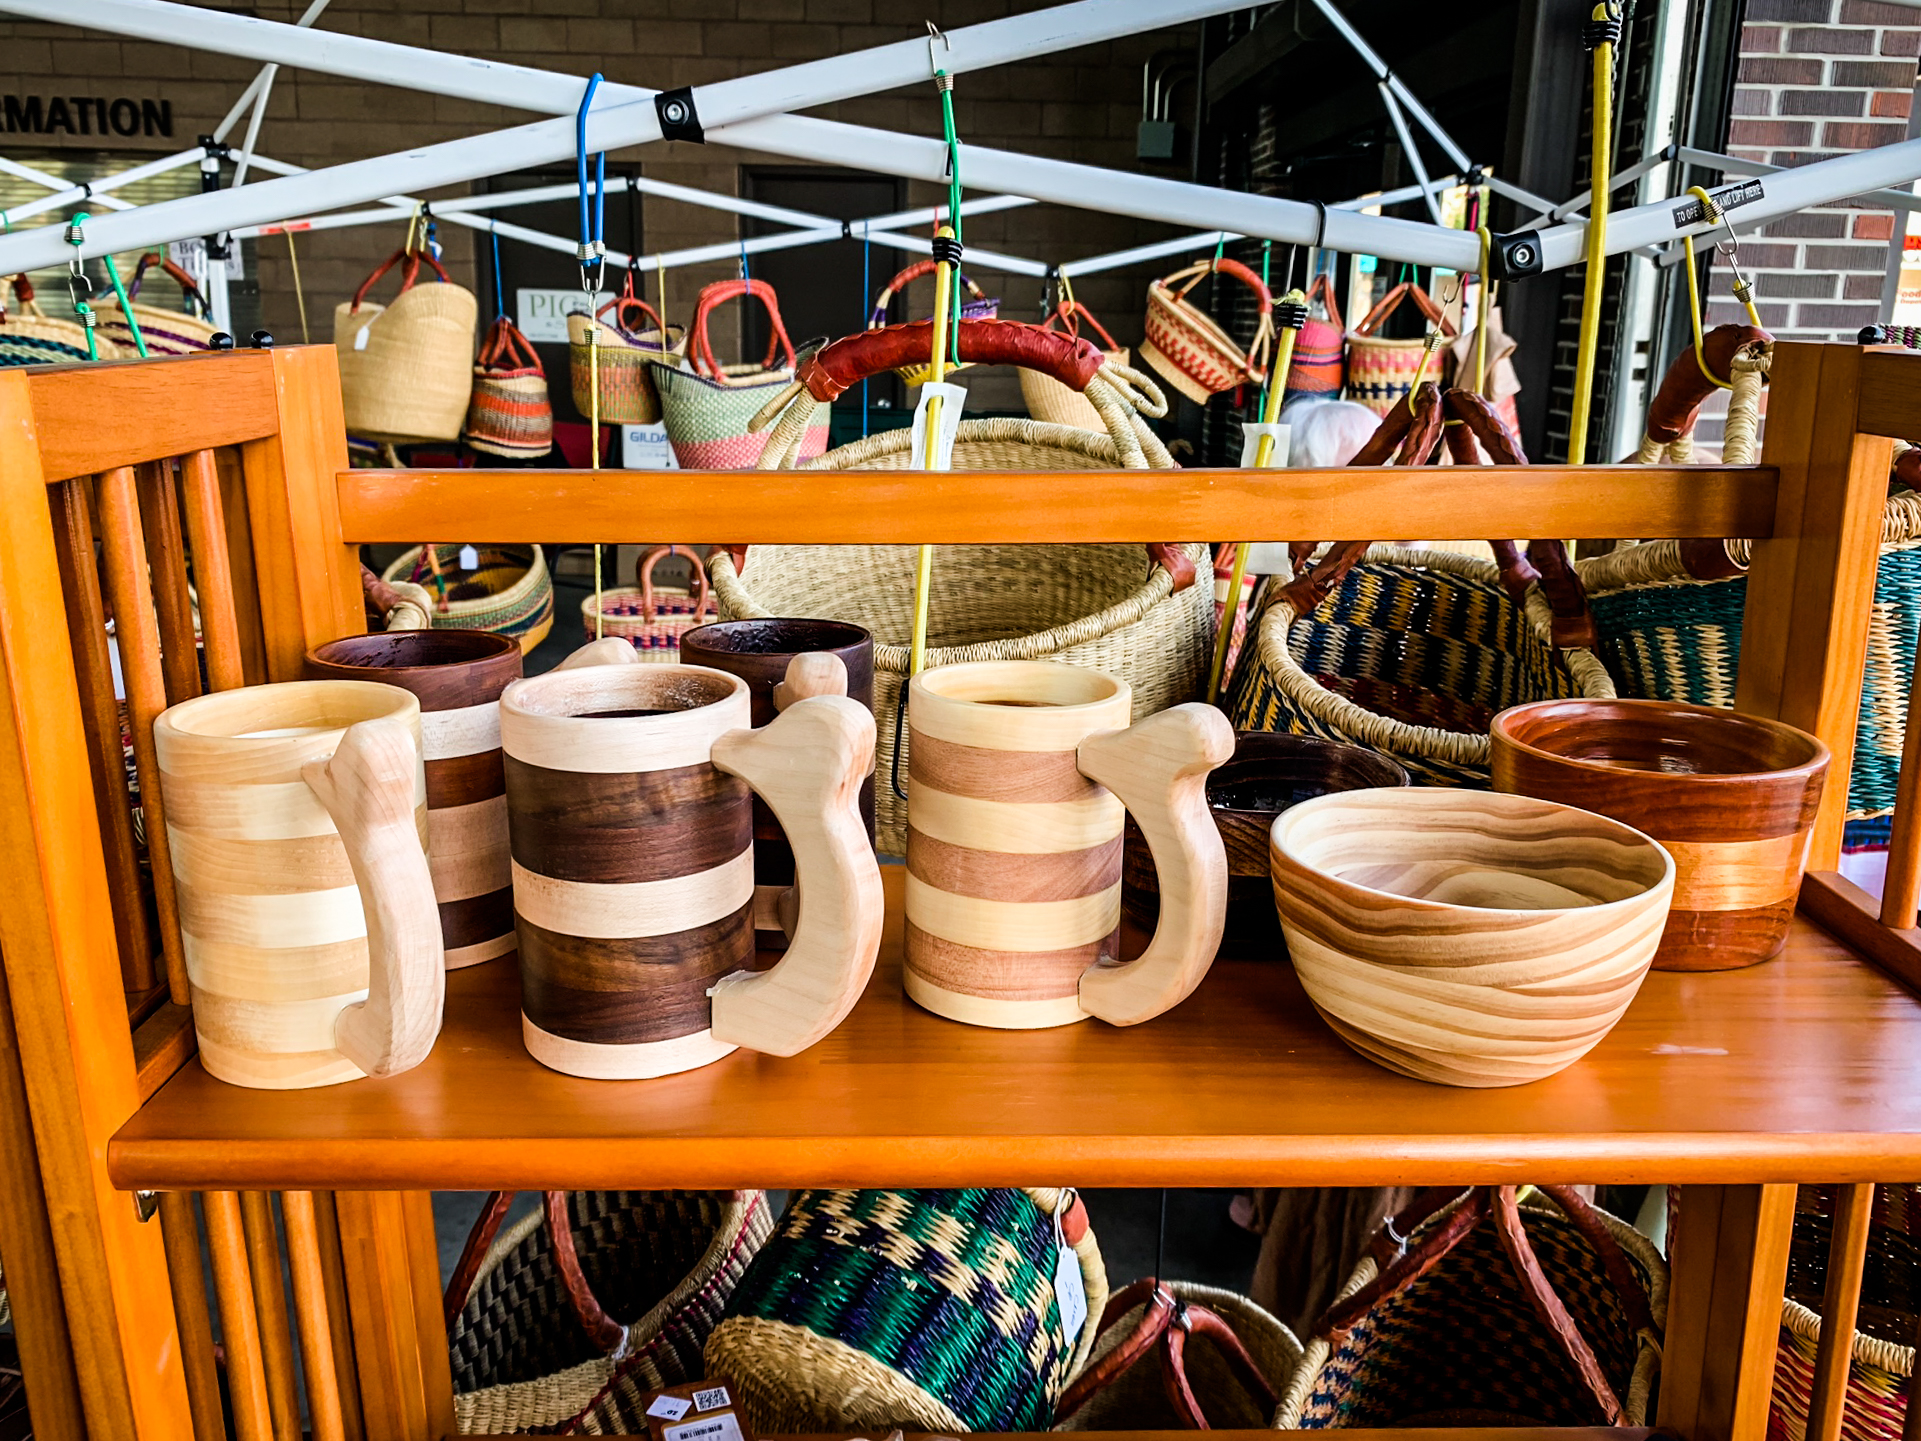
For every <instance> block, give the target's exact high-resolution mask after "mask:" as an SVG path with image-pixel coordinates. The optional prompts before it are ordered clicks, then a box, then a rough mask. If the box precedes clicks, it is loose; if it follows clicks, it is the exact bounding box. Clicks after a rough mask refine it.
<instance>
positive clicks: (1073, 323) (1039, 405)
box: [1020, 300, 1129, 431]
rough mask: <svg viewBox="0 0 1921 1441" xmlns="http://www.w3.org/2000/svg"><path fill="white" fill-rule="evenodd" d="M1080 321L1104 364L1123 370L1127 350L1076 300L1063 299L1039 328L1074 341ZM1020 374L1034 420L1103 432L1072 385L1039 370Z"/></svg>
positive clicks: (1090, 404) (1089, 406)
mask: <svg viewBox="0 0 1921 1441" xmlns="http://www.w3.org/2000/svg"><path fill="white" fill-rule="evenodd" d="M1082 321H1086V322H1087V324H1088V326H1089V327H1091V328H1092V330H1093V331H1094V333H1095V334H1096V335H1098V336H1100V338H1101V354H1102V355H1103V356H1105V357H1106V360H1107V363H1108V364H1109V365H1112V366H1115V367H1117V368H1119V369H1122V370H1125V369H1126V368H1127V361H1128V355H1129V352H1128V349H1127V347H1126V346H1125V345H1117V344H1116V343H1115V341H1114V337H1113V336H1111V335H1109V334H1108V333H1107V327H1106V326H1104V325H1102V324H1101V323H1100V321H1098V320H1096V319H1095V318H1094V312H1093V311H1091V310H1089V309H1088V308H1087V307H1086V306H1085V305H1082V304H1081V303H1080V302H1079V301H1075V300H1063V301H1062V302H1061V303H1060V304H1059V305H1057V306H1055V307H1054V312H1053V314H1051V315H1049V316H1048V317H1047V320H1046V322H1045V323H1044V324H1043V325H1042V326H1041V328H1042V329H1043V330H1054V329H1056V328H1058V329H1059V330H1060V331H1061V332H1062V333H1063V334H1065V335H1068V336H1070V337H1072V338H1073V339H1075V340H1078V339H1080V335H1081V322H1082ZM1020 375H1021V398H1022V399H1023V400H1025V401H1026V402H1027V413H1028V414H1029V415H1031V416H1033V417H1034V419H1036V420H1041V421H1046V422H1047V423H1048V424H1049V425H1071V426H1073V427H1074V428H1075V429H1076V430H1096V431H1100V430H1105V429H1107V426H1106V424H1105V423H1104V422H1103V421H1102V420H1101V413H1100V412H1099V411H1098V410H1096V409H1094V406H1093V402H1091V401H1090V400H1088V398H1087V397H1086V396H1085V395H1083V394H1082V393H1081V392H1080V391H1078V390H1075V389H1074V388H1073V387H1072V386H1069V385H1066V384H1064V383H1062V382H1061V381H1058V380H1056V379H1054V377H1053V376H1051V375H1049V374H1047V373H1046V372H1045V371H1041V370H1033V369H1024V370H1022V371H1021V373H1020Z"/></svg>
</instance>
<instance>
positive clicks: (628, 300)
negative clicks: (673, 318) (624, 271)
mask: <svg viewBox="0 0 1921 1441" xmlns="http://www.w3.org/2000/svg"><path fill="white" fill-rule="evenodd" d="M627 285H628V288H627V289H626V290H624V291H622V292H621V293H620V294H619V295H616V296H615V297H614V298H613V299H612V300H610V301H608V302H607V303H606V304H605V305H603V306H601V307H600V309H599V310H597V311H595V312H594V319H596V320H598V319H600V317H601V316H603V315H605V314H606V313H607V312H608V311H610V310H611V311H613V312H614V329H616V330H618V331H619V332H620V333H621V334H622V335H624V336H626V337H627V339H629V340H638V339H639V338H640V336H641V334H642V333H643V332H642V330H641V329H640V327H638V326H636V325H635V324H634V323H633V322H631V321H630V320H628V318H627V313H628V311H629V310H638V311H639V312H640V313H641V316H642V318H644V319H645V320H648V321H651V322H652V323H653V328H654V329H655V330H657V331H659V332H660V337H661V339H662V340H665V339H666V338H667V322H666V321H664V320H662V319H661V318H660V312H659V311H658V310H655V309H654V307H653V306H651V305H649V304H648V303H647V302H646V301H644V300H642V299H641V298H640V297H639V296H638V295H636V294H634V292H633V280H632V278H631V277H630V278H629V279H628V282H627Z"/></svg>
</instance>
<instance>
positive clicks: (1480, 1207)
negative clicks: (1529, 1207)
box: [1314, 1187, 1488, 1343]
mask: <svg viewBox="0 0 1921 1441" xmlns="http://www.w3.org/2000/svg"><path fill="white" fill-rule="evenodd" d="M1410 1209H1411V1208H1410ZM1487 1212H1488V1200H1487V1192H1486V1191H1485V1190H1484V1189H1482V1188H1479V1187H1477V1188H1475V1189H1474V1190H1472V1191H1470V1192H1468V1193H1467V1195H1466V1196H1465V1197H1464V1198H1462V1200H1461V1203H1460V1205H1458V1206H1456V1207H1455V1208H1454V1210H1452V1211H1451V1212H1449V1213H1448V1214H1447V1216H1446V1217H1445V1218H1444V1219H1443V1220H1442V1221H1441V1222H1440V1223H1439V1224H1438V1225H1436V1226H1435V1227H1434V1228H1433V1229H1432V1230H1430V1231H1429V1232H1428V1233H1427V1234H1426V1235H1425V1236H1423V1237H1421V1239H1420V1243H1419V1244H1418V1245H1414V1246H1409V1247H1408V1248H1407V1249H1406V1250H1404V1251H1402V1252H1401V1253H1400V1255H1399V1256H1398V1257H1397V1258H1396V1259H1395V1260H1394V1261H1393V1262H1392V1263H1391V1264H1389V1265H1387V1266H1384V1267H1382V1268H1381V1270H1380V1271H1379V1272H1378V1273H1377V1274H1376V1275H1375V1277H1374V1279H1373V1280H1372V1281H1370V1282H1368V1283H1367V1284H1366V1285H1365V1286H1363V1287H1361V1289H1360V1290H1358V1291H1356V1292H1355V1293H1354V1294H1353V1295H1352V1296H1349V1297H1348V1298H1347V1299H1346V1300H1345V1301H1336V1302H1335V1303H1334V1304H1333V1305H1332V1306H1330V1307H1328V1308H1327V1310H1326V1311H1325V1312H1324V1313H1323V1314H1322V1316H1321V1319H1320V1320H1319V1321H1317V1322H1316V1323H1315V1325H1314V1334H1315V1335H1316V1336H1321V1337H1325V1338H1327V1339H1329V1340H1331V1341H1334V1342H1337V1343H1338V1342H1339V1341H1341V1340H1342V1339H1343V1338H1344V1337H1345V1336H1346V1335H1347V1333H1348V1332H1350V1331H1352V1330H1353V1329H1354V1328H1355V1326H1356V1325H1358V1324H1359V1323H1360V1321H1361V1320H1362V1318H1363V1317H1365V1316H1366V1315H1367V1314H1368V1312H1370V1311H1372V1310H1373V1309H1374V1308H1375V1307H1376V1306H1378V1305H1379V1304H1380V1303H1381V1302H1382V1301H1385V1300H1386V1299H1387V1298H1388V1297H1389V1296H1398V1295H1399V1294H1400V1293H1401V1292H1403V1291H1405V1290H1406V1289H1407V1288H1408V1287H1409V1286H1412V1285H1413V1284H1414V1283H1415V1282H1416V1281H1418V1280H1420V1279H1421V1277H1423V1276H1425V1275H1426V1274H1427V1273H1428V1272H1429V1271H1431V1270H1433V1269H1434V1268H1435V1266H1437V1265H1439V1264H1440V1262H1441V1261H1442V1260H1443V1259H1444V1258H1445V1257H1446V1256H1447V1254H1448V1253H1449V1252H1450V1251H1452V1250H1453V1249H1454V1248H1455V1247H1456V1246H1458V1245H1460V1244H1461V1242H1462V1241H1463V1240H1465V1239H1466V1238H1467V1235H1468V1233H1469V1232H1471V1231H1472V1230H1473V1229H1474V1228H1475V1227H1476V1226H1478V1225H1480V1224H1481V1219H1482V1218H1483V1217H1484V1216H1486V1215H1487ZM1424 1219H1425V1218H1424ZM1395 1222H1396V1224H1395V1226H1394V1227H1393V1230H1394V1233H1395V1234H1397V1235H1400V1236H1407V1235H1410V1234H1411V1227H1416V1226H1419V1225H1421V1224H1422V1223H1423V1222H1422V1221H1415V1220H1410V1218H1409V1215H1408V1212H1407V1211H1403V1212H1402V1213H1401V1214H1400V1215H1399V1216H1397V1217H1396V1218H1395Z"/></svg>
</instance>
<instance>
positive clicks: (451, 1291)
mask: <svg viewBox="0 0 1921 1441" xmlns="http://www.w3.org/2000/svg"><path fill="white" fill-rule="evenodd" d="M518 1194H520V1193H519V1192H517V1191H493V1192H490V1193H489V1194H488V1196H487V1199H486V1201H485V1202H484V1203H483V1204H482V1206H481V1208H480V1219H479V1220H477V1221H475V1222H474V1228H473V1230H472V1231H470V1232H469V1233H468V1234H467V1244H466V1245H465V1246H463V1247H462V1248H461V1252H460V1260H459V1261H458V1262H457V1263H456V1264H455V1266H454V1273H453V1276H452V1277H451V1278H450V1279H449V1280H448V1282H447V1290H446V1294H445V1295H444V1296H443V1297H442V1298H441V1312H442V1315H443V1316H444V1317H445V1319H446V1324H447V1325H449V1326H451V1325H453V1323H454V1321H455V1319H456V1318H457V1317H458V1316H459V1315H460V1313H461V1312H462V1311H464V1310H465V1309H466V1307H467V1302H468V1300H469V1299H470V1297H471V1295H472V1293H473V1289H474V1283H475V1282H476V1281H477V1280H478V1279H479V1276H480V1267H481V1265H482V1263H483V1262H484V1261H485V1260H486V1257H487V1253H488V1251H489V1250H490V1249H491V1248H492V1246H493V1244H494V1237H495V1236H497V1235H498V1234H499V1232H500V1225H501V1222H503V1221H504V1220H506V1218H507V1211H508V1208H509V1207H511V1206H512V1205H513V1201H514V1197H515V1196H517V1195H518ZM541 1199H542V1203H543V1212H542V1213H543V1215H544V1217H545V1221H546V1226H547V1234H548V1236H549V1238H550V1239H551V1240H552V1242H553V1247H554V1269H555V1270H556V1271H558V1272H559V1273H560V1284H561V1289H562V1290H563V1291H565V1292H566V1294H567V1301H568V1304H569V1305H570V1306H571V1307H572V1309H573V1312H574V1315H575V1316H576V1317H578V1318H579V1320H580V1324H581V1326H582V1327H583V1328H584V1329H585V1330H586V1333H587V1338H588V1340H590V1341H592V1342H593V1343H594V1345H595V1346H596V1347H597V1348H599V1350H601V1351H602V1352H603V1353H605V1354H607V1355H609V1356H613V1357H616V1358H618V1357H619V1355H620V1354H621V1352H622V1351H623V1350H624V1349H625V1343H626V1340H627V1328H626V1327H625V1326H623V1325H621V1324H620V1322H618V1321H616V1320H614V1319H613V1317H611V1316H609V1315H608V1314H607V1312H606V1311H605V1309H603V1308H602V1306H601V1304H600V1302H599V1301H598V1300H597V1299H596V1298H595V1296H594V1292H593V1288H592V1287H591V1286H589V1285H588V1284H587V1278H586V1277H585V1276H584V1275H583V1274H582V1273H581V1269H580V1255H579V1252H577V1251H576V1250H575V1249H574V1223H573V1218H572V1217H571V1216H569V1215H568V1214H567V1193H566V1192H565V1191H545V1192H542V1193H541Z"/></svg>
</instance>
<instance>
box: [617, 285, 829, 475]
mask: <svg viewBox="0 0 1921 1441" xmlns="http://www.w3.org/2000/svg"><path fill="white" fill-rule="evenodd" d="M744 296H752V297H753V298H754V299H756V300H758V301H760V303H761V304H762V305H765V306H766V307H767V319H768V321H769V322H770V325H771V328H772V330H773V335H772V336H770V337H769V339H768V341H767V355H766V357H765V358H764V359H763V360H762V361H761V363H760V364H759V365H726V366H724V365H722V364H721V363H720V362H719V361H717V360H715V359H714V347H713V343H712V341H711V339H710V338H709V336H708V322H709V319H710V317H711V316H712V315H713V312H714V308H715V307H716V306H719V305H723V304H725V303H726V302H727V301H729V300H738V299H740V298H742V297H744ZM687 344H688V353H689V355H690V356H691V358H692V360H693V365H694V368H693V369H692V370H691V371H688V370H682V369H680V368H679V367H678V364H677V362H672V361H668V360H664V359H659V358H656V359H654V360H652V361H651V362H650V363H651V365H652V367H653V374H654V386H655V388H656V389H657V390H658V391H659V392H660V409H661V416H662V418H663V419H664V420H665V421H666V422H667V439H668V441H669V443H671V444H672V445H673V447H674V459H676V460H677V461H679V462H680V468H681V469H682V470H750V469H752V468H753V466H754V463H755V462H756V461H758V460H759V459H760V453H761V450H762V448H763V447H764V446H765V445H766V443H767V441H766V438H765V437H764V436H762V435H759V434H757V433H756V432H755V431H754V429H753V419H754V417H755V415H757V414H758V413H759V411H760V409H761V407H762V406H764V405H766V404H767V402H768V400H769V399H771V398H772V397H774V396H776V395H779V394H781V393H783V392H784V391H785V390H786V388H787V385H788V382H789V381H790V380H791V379H792V377H793V374H794V343H793V341H791V340H789V339H788V338H787V327H786V326H785V325H784V324H782V323H781V318H780V302H779V300H778V299H777V298H776V297H775V295H774V288H773V286H771V285H769V284H768V283H767V282H766V281H764V280H722V281H717V282H715V283H714V284H712V285H709V286H707V287H706V288H705V289H703V290H702V291H701V292H700V300H699V302H698V304H696V305H695V307H694V324H693V327H692V329H690V330H689V331H688V335H687ZM776 356H785V357H786V364H785V365H784V366H776V365H775V364H774V359H775V357H776ZM827 419H828V413H827V408H826V407H825V406H820V407H817V408H816V409H815V410H814V411H813V412H810V421H809V424H808V427H807V436H806V438H805V440H804V441H803V442H802V445H801V453H802V455H803V456H812V455H819V454H820V453H821V452H822V451H823V450H825V449H827Z"/></svg>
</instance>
